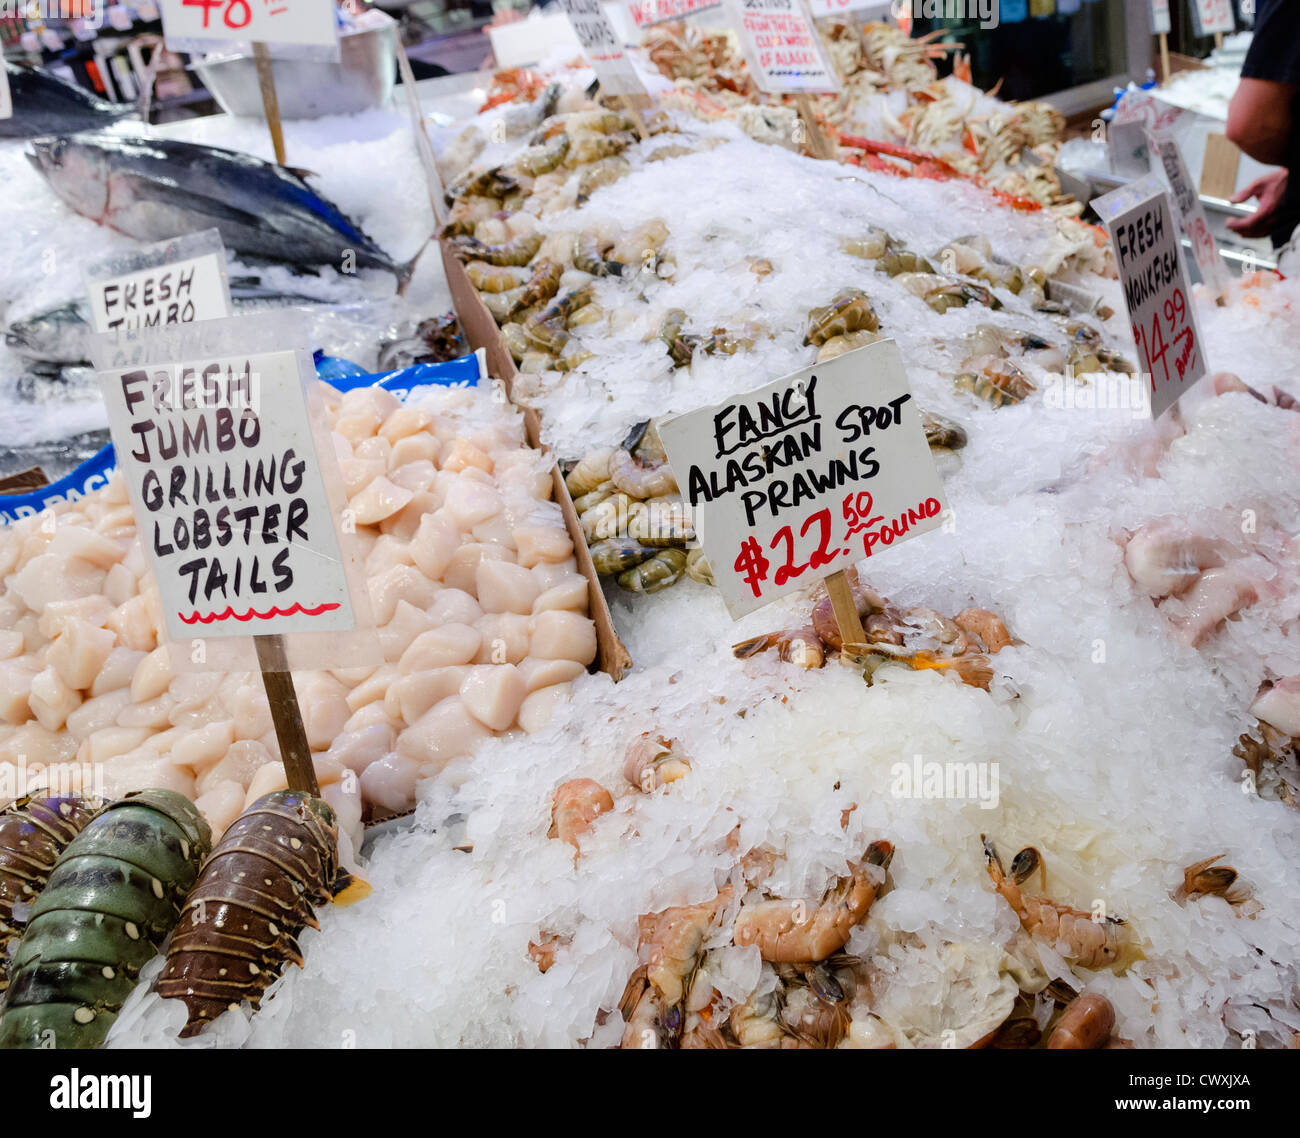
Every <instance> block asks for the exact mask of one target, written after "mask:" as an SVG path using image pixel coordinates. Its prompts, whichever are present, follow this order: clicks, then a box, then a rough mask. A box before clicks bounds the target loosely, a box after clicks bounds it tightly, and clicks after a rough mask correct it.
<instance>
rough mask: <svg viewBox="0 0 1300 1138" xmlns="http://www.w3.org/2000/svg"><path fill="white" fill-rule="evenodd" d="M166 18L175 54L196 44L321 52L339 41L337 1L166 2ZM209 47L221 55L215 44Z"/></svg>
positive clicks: (166, 29)
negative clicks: (287, 46)
mask: <svg viewBox="0 0 1300 1138" xmlns="http://www.w3.org/2000/svg"><path fill="white" fill-rule="evenodd" d="M162 19H163V33H164V35H165V37H166V40H167V46H168V47H169V48H171V49H172V50H173V51H185V50H189V49H188V48H186V47H182V46H177V45H178V44H181V43H183V42H185V41H190V40H226V41H227V42H229V41H231V40H236V41H239V40H251V41H252V42H253V43H274V44H288V43H292V44H312V45H315V46H318V47H336V46H337V42H338V23H337V20H336V19H335V15H334V4H333V2H332V0H162ZM206 46H207V49H208V50H215V45H212V44H208V45H206ZM200 50H202V48H200ZM336 58H337V57H336Z"/></svg>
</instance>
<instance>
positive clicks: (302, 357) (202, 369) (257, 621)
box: [99, 351, 356, 794]
mask: <svg viewBox="0 0 1300 1138" xmlns="http://www.w3.org/2000/svg"><path fill="white" fill-rule="evenodd" d="M307 377H314V371H313V369H312V367H311V357H310V356H309V355H308V354H307V353H306V352H298V351H280V352H267V353H260V354H249V355H239V356H230V357H225V358H218V359H207V358H203V359H196V360H190V361H185V362H180V363H175V364H170V365H160V366H150V367H137V368H127V369H117V370H109V371H104V372H101V373H100V377H99V378H100V386H101V388H102V389H103V392H104V401H105V404H106V406H107V410H108V421H109V428H110V430H111V432H112V436H113V446H114V449H115V450H116V452H117V462H118V468H119V470H120V471H121V472H122V474H123V476H124V477H125V479H126V484H127V492H128V494H129V496H130V499H131V505H132V507H133V509H134V512H135V517H136V525H137V529H138V532H139V534H140V537H141V540H142V542H143V544H144V547H145V549H146V550H147V552H148V557H149V562H150V565H151V567H152V569H153V573H154V579H155V580H156V582H157V584H158V594H159V598H160V601H161V605H162V610H163V617H164V621H165V624H166V628H167V634H168V636H169V637H170V638H171V639H172V640H173V641H180V642H191V643H192V642H194V641H195V640H196V639H198V640H206V639H207V638H209V637H232V636H238V637H246V636H252V637H253V639H254V643H255V645H256V648H257V656H258V662H259V664H260V666H261V670H262V673H263V680H264V682H265V686H266V691H267V697H268V699H269V701H270V705H271V714H272V717H273V719H274V722H275V730H276V736H277V738H278V739H279V742H280V751H281V755H282V756H283V758H284V764H285V770H286V772H287V774H288V778H289V785H290V786H291V787H294V788H295V789H302V790H308V791H310V792H311V793H313V794H315V793H318V790H317V787H316V775H315V771H314V768H313V766H312V761H311V754H310V749H309V747H308V745H307V738H306V734H305V731H304V728H303V724H302V716H301V712H300V711H299V708H298V701H297V696H296V695H295V693H294V689H293V681H292V678H291V676H290V673H289V666H288V663H287V660H286V655H285V647H284V639H283V638H284V636H285V635H287V634H292V633H298V632H343V631H346V630H350V629H352V628H354V627H355V625H356V619H355V614H354V611H353V606H352V599H351V595H350V592H349V588H348V580H347V573H346V568H345V562H344V559H343V556H342V552H341V548H340V543H339V538H338V534H337V533H336V531H335V529H334V520H333V511H332V510H331V508H330V504H329V499H328V496H327V494H326V489H325V483H324V479H323V477H322V474H321V469H320V465H319V462H318V460H317V455H316V450H315V442H314V439H313V433H312V425H311V421H310V418H309V415H308V411H307V405H306V399H305V395H304V390H303V384H304V381H305V380H306V379H307Z"/></svg>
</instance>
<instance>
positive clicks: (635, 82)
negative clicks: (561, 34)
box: [563, 0, 648, 95]
mask: <svg viewBox="0 0 1300 1138" xmlns="http://www.w3.org/2000/svg"><path fill="white" fill-rule="evenodd" d="M563 5H564V11H565V14H566V15H567V16H568V17H569V22H570V23H571V24H572V25H573V31H574V33H575V34H576V35H577V37H578V42H579V43H580V44H582V50H583V52H584V53H585V54H586V56H587V62H588V63H590V64H591V68H592V70H593V71H595V73H596V78H597V79H599V80H600V85H601V86H602V87H603V88H604V89H605V91H606V93H607V94H610V95H645V94H647V93H648V92H647V91H646V89H645V84H644V83H642V82H641V77H640V76H639V75H638V74H637V73H636V68H634V67H633V66H632V61H631V60H630V59H628V57H627V55H626V54H625V53H624V51H623V41H622V40H621V39H620V38H619V34H618V32H617V31H615V30H614V25H613V23H612V22H611V20H610V18H609V16H608V15H606V14H605V10H604V9H603V8H602V7H601V6H600V0H563Z"/></svg>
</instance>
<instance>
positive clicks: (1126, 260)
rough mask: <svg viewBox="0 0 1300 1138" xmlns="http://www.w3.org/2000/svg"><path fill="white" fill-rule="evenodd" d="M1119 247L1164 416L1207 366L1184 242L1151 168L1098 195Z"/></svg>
mask: <svg viewBox="0 0 1300 1138" xmlns="http://www.w3.org/2000/svg"><path fill="white" fill-rule="evenodd" d="M1092 206H1093V209H1095V210H1096V211H1097V214H1098V216H1099V217H1100V218H1101V219H1102V220H1103V221H1104V222H1105V223H1106V227H1107V229H1108V230H1109V231H1110V239H1111V243H1112V244H1113V246H1114V248H1115V263H1116V265H1118V267H1119V279H1120V284H1121V286H1122V287H1123V289H1124V303H1125V305H1126V306H1127V307H1128V314H1129V320H1130V322H1131V323H1132V327H1133V339H1134V340H1135V341H1136V343H1137V349H1138V358H1139V361H1140V363H1141V365H1142V370H1143V372H1144V373H1145V374H1146V375H1147V376H1148V377H1149V379H1150V383H1151V416H1152V418H1155V419H1158V418H1159V417H1160V416H1161V415H1163V414H1164V413H1165V412H1166V411H1167V410H1169V408H1170V407H1172V406H1173V405H1174V403H1175V402H1177V400H1178V398H1179V397H1180V396H1181V395H1182V394H1183V392H1184V391H1186V390H1188V388H1190V387H1191V386H1192V385H1193V384H1195V383H1196V381H1197V380H1199V379H1200V378H1201V377H1202V376H1203V375H1205V372H1206V363H1205V354H1204V349H1203V346H1202V340H1201V333H1200V329H1199V328H1198V327H1197V324H1196V312H1195V310H1194V308H1193V307H1192V290H1191V285H1190V284H1189V282H1188V279H1187V266H1186V265H1184V264H1183V259H1182V242H1181V241H1180V240H1179V236H1178V228H1177V226H1175V224H1174V220H1173V216H1172V214H1171V212H1170V207H1169V193H1168V191H1167V190H1166V189H1165V188H1164V186H1163V185H1162V184H1161V182H1160V179H1159V178H1158V177H1157V176H1156V175H1154V174H1151V175H1148V176H1147V177H1146V178H1143V179H1142V180H1141V181H1138V182H1133V183H1132V184H1130V185H1128V186H1121V187H1120V188H1119V189H1118V190H1114V191H1112V192H1111V193H1109V194H1106V195H1105V196H1104V197H1100V198H1096V199H1095V200H1094V201H1093V202H1092Z"/></svg>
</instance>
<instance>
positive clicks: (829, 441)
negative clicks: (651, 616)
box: [659, 340, 945, 618]
mask: <svg viewBox="0 0 1300 1138" xmlns="http://www.w3.org/2000/svg"><path fill="white" fill-rule="evenodd" d="M659 436H660V438H661V439H662V440H663V444H664V449H665V450H666V451H667V453H668V461H669V462H670V463H671V464H672V467H673V470H675V471H676V472H677V477H678V484H679V486H680V487H681V491H682V494H683V496H684V498H685V499H686V501H687V502H689V503H690V506H691V508H692V510H693V512H694V518H695V528H696V533H697V534H698V535H699V538H700V541H701V542H702V543H703V546H704V549H705V555H706V556H707V557H708V559H709V565H710V566H711V567H712V569H713V578H714V580H715V581H716V582H717V585H718V588H719V589H720V590H721V592H722V598H723V600H724V601H725V602H726V605H727V611H728V612H730V613H731V615H732V617H735V618H738V617H741V616H743V615H744V614H745V613H747V612H750V611H752V610H753V609H756V608H759V607H761V606H762V605H765V604H767V603H768V602H769V601H772V600H775V599H776V598H777V597H780V596H783V595H784V594H786V593H790V592H793V591H794V590H796V589H798V588H800V587H802V586H803V585H806V584H808V583H809V582H810V581H815V580H818V579H820V578H822V577H827V576H829V575H830V574H832V573H835V572H837V571H838V570H841V569H846V568H848V567H849V566H850V565H853V564H856V563H857V562H858V561H859V560H860V559H862V558H863V557H874V556H876V555H877V554H879V553H880V552H881V551H883V550H885V549H887V548H888V547H889V546H891V545H894V544H896V543H898V542H901V541H905V540H907V539H909V538H913V537H916V536H918V535H919V534H923V533H929V532H930V531H931V530H933V529H937V528H938V527H939V526H940V525H941V524H942V519H941V517H940V515H941V514H942V512H943V510H944V507H945V501H944V491H943V482H942V480H941V479H940V477H939V474H938V471H936V470H935V467H934V460H933V458H931V456H930V448H929V446H928V445H927V443H926V441H925V428H924V427H923V426H922V423H921V415H920V412H919V411H918V410H917V407H916V402H915V400H914V399H913V398H912V395H911V392H910V390H909V389H908V385H907V375H906V373H905V372H904V370H903V360H902V357H901V356H900V355H899V351H898V345H897V344H896V343H894V341H893V340H882V341H880V342H879V343H875V344H870V345H868V346H867V347H865V348H859V349H857V351H853V352H849V353H847V354H845V355H842V356H838V357H836V358H835V359H833V360H827V361H826V362H825V363H820V364H815V365H814V366H812V367H808V368H804V369H803V370H802V371H798V372H795V373H794V374H793V375H788V376H786V377H785V378H784V379H778V380H776V381H775V382H774V383H769V384H767V385H766V386H765V387H760V388H759V389H758V390H757V391H751V392H748V393H746V394H744V395H737V396H734V397H732V398H730V399H728V400H726V401H725V402H722V403H718V404H715V405H714V406H712V407H705V408H702V409H700V410H698V411H692V412H689V413H688V414H685V415H677V416H675V417H673V418H671V419H668V420H666V421H665V422H664V423H662V424H661V425H660V428H659Z"/></svg>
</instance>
